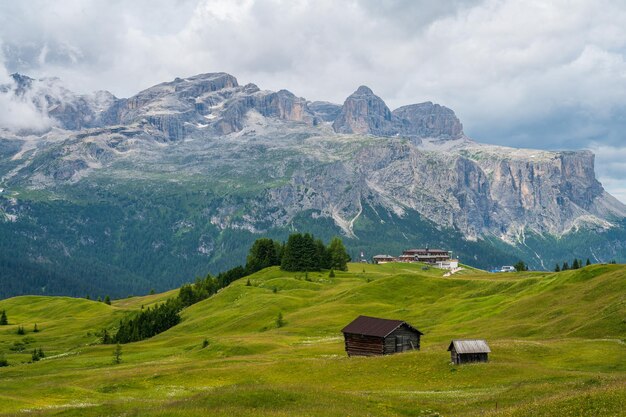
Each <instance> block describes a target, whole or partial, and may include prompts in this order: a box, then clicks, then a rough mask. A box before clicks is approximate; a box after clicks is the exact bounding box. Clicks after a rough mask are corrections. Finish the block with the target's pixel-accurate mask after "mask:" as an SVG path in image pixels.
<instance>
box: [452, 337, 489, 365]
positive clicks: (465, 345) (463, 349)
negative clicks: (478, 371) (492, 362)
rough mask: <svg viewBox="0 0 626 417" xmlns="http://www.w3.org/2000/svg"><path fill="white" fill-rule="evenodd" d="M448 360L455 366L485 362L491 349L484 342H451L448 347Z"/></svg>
mask: <svg viewBox="0 0 626 417" xmlns="http://www.w3.org/2000/svg"><path fill="white" fill-rule="evenodd" d="M448 351H449V352H450V360H451V361H452V363H454V364H456V365H460V364H462V363H470V362H487V361H489V353H490V352H491V349H489V346H488V345H487V342H486V341H484V340H453V341H452V342H450V346H449V347H448Z"/></svg>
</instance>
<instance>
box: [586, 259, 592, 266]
mask: <svg viewBox="0 0 626 417" xmlns="http://www.w3.org/2000/svg"><path fill="white" fill-rule="evenodd" d="M589 265H591V261H590V260H589V258H587V263H586V265H585V266H589Z"/></svg>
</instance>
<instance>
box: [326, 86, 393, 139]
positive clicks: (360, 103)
mask: <svg viewBox="0 0 626 417" xmlns="http://www.w3.org/2000/svg"><path fill="white" fill-rule="evenodd" d="M333 129H335V132H337V133H357V134H362V135H363V134H372V135H376V136H392V135H394V134H395V129H394V125H393V120H392V115H391V111H390V110H389V107H387V105H386V104H385V102H384V101H383V100H382V99H381V98H380V97H378V96H377V95H375V94H374V93H373V92H372V90H370V89H369V88H368V87H366V86H364V85H362V86H360V87H359V88H358V89H357V90H356V91H355V92H354V93H352V94H351V95H350V96H349V97H348V98H347V99H346V101H345V102H344V103H343V106H342V108H341V112H340V113H339V116H338V117H337V119H336V120H335V122H334V123H333Z"/></svg>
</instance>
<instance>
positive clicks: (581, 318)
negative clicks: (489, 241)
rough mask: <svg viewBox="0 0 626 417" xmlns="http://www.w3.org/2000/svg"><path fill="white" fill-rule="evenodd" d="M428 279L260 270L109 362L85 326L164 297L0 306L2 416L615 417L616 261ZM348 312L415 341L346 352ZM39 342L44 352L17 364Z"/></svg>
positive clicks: (624, 383) (28, 299) (619, 321)
mask: <svg viewBox="0 0 626 417" xmlns="http://www.w3.org/2000/svg"><path fill="white" fill-rule="evenodd" d="M442 274H443V272H442V271H439V270H435V269H429V270H423V269H422V267H421V265H410V264H386V265H362V264H350V268H349V271H348V272H339V273H337V276H336V277H335V278H329V277H328V273H327V272H320V273H309V274H308V276H305V275H304V274H302V273H287V272H283V271H280V270H279V269H278V268H268V269H265V270H262V271H260V272H258V273H256V274H254V275H252V276H250V277H249V279H250V284H251V285H249V286H248V285H246V281H247V279H246V278H244V279H241V280H239V281H236V282H234V283H232V284H231V285H230V286H228V287H227V288H225V289H223V290H221V291H220V292H219V293H218V294H216V295H215V296H213V297H211V298H209V299H207V300H204V301H202V302H200V303H197V304H194V305H192V306H191V307H188V308H186V309H185V310H183V312H182V317H183V320H182V322H181V323H180V324H179V325H177V326H175V327H173V328H171V329H170V330H168V331H166V332H164V333H161V334H159V335H157V336H156V337H153V338H152V339H149V340H144V341H142V342H137V343H132V344H127V345H123V354H122V363H121V364H118V365H114V364H113V363H112V353H113V346H112V345H100V344H98V340H99V337H98V335H97V334H98V332H100V331H101V330H102V328H104V327H107V328H109V329H113V328H114V327H115V326H116V323H118V322H119V320H120V318H121V317H123V316H125V315H126V314H129V313H131V312H133V311H138V310H140V309H141V308H142V307H143V308H145V307H147V306H149V305H153V304H154V303H156V302H160V301H163V300H164V299H166V298H168V297H170V296H174V295H175V294H176V292H175V291H172V292H169V293H166V294H155V295H150V296H145V297H133V298H127V299H122V300H115V301H114V302H113V303H112V305H111V306H109V305H106V304H104V303H99V302H95V301H89V300H85V299H76V298H69V297H42V296H37V297H35V296H24V297H15V298H11V299H7V300H2V301H0V310H6V311H7V314H8V317H9V322H10V324H9V325H8V326H0V355H4V356H5V357H6V358H7V360H8V362H9V364H10V366H8V367H4V368H0V380H1V381H2V386H1V389H0V415H26V414H28V415H33V414H34V415H42V416H47V415H62V416H91V415H93V416H102V415H126V416H139V415H141V416H171V415H177V416H178V415H182V416H196V415H242V416H268V415H271V416H290V415H310V416H316V415H319V416H346V415H371V416H437V415H445V416H468V415H470V416H471V415H481V416H482V415H498V416H500V415H503V416H526V415H536V416H554V415H571V416H587V415H623V413H624V411H623V410H624V409H626V389H625V388H626V362H625V361H624V360H623V359H624V357H626V344H625V338H626V303H625V298H624V297H625V294H626V280H625V279H624V277H625V276H626V267H625V266H623V265H593V266H589V267H586V268H583V269H580V270H576V271H566V272H561V273H539V272H528V273H516V274H486V273H483V272H480V271H472V270H466V271H463V273H462V274H458V275H454V276H452V277H443V276H442ZM279 312H280V313H282V315H283V317H284V320H285V325H284V326H283V327H280V328H277V327H276V325H275V321H276V317H277V315H278V313H279ZM359 314H366V315H373V316H379V317H387V318H399V319H403V320H406V321H408V322H409V323H411V324H412V325H414V326H415V327H417V328H418V329H420V330H421V331H422V332H424V333H425V336H424V337H423V339H422V350H421V351H419V352H411V353H403V354H397V355H392V356H387V357H374V358H348V357H346V355H345V352H344V350H343V338H342V336H341V333H340V329H341V328H342V327H343V326H344V325H345V324H347V323H348V322H349V321H351V320H352V319H353V318H354V317H355V316H357V315H359ZM35 323H37V325H38V327H39V329H40V330H41V331H40V332H38V333H33V332H32V329H33V326H34V324H35ZM18 325H22V326H24V328H25V329H26V335H18V334H16V329H17V326H18ZM464 337H478V338H485V339H487V340H488V342H489V344H490V346H491V349H492V351H493V353H492V355H491V356H490V362H489V363H487V364H472V365H464V366H452V365H450V364H449V359H450V358H449V353H448V352H446V348H447V345H448V343H449V341H450V340H451V339H452V338H464ZM205 339H206V340H207V341H208V346H207V347H204V348H203V346H202V345H203V341H204V340H205ZM20 345H21V346H22V348H23V349H24V351H23V352H19V351H17V350H19V348H20ZM39 347H41V348H42V349H43V350H44V351H45V353H46V356H47V357H46V358H45V359H43V360H41V361H39V362H35V363H28V362H29V361H30V352H31V351H32V349H34V348H39Z"/></svg>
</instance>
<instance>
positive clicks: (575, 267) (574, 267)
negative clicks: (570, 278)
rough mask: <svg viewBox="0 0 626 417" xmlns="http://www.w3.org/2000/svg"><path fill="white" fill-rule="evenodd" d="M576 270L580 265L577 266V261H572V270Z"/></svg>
mask: <svg viewBox="0 0 626 417" xmlns="http://www.w3.org/2000/svg"><path fill="white" fill-rule="evenodd" d="M578 268H580V265H579V264H578V259H574V262H572V269H578Z"/></svg>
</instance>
